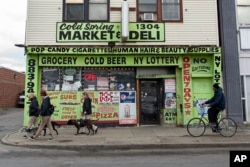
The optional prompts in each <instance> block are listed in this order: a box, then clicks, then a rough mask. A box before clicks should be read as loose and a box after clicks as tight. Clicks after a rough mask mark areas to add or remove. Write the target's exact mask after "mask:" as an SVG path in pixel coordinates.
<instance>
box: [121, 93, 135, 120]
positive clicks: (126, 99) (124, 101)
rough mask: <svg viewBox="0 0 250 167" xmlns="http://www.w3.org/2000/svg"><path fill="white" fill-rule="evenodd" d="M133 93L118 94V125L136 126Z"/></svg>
mask: <svg viewBox="0 0 250 167" xmlns="http://www.w3.org/2000/svg"><path fill="white" fill-rule="evenodd" d="M135 95H136V94H135V91H122V92H120V104H119V124H137V119H136V103H135V102H136V98H135V97H136V96H135Z"/></svg>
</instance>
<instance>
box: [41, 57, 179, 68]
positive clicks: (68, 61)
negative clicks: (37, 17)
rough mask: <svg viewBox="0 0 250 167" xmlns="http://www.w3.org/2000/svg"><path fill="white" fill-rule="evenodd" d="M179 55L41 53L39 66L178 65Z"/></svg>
mask: <svg viewBox="0 0 250 167" xmlns="http://www.w3.org/2000/svg"><path fill="white" fill-rule="evenodd" d="M179 62H180V60H179V56H177V55H172V56H170V55H161V56H132V55H127V56H125V55H124V56H118V55H117V56H100V55H96V56H87V55H84V56H83V55H81V56H72V55H66V56H51V55H40V56H39V66H90V67H98V66H168V65H171V66H176V65H179Z"/></svg>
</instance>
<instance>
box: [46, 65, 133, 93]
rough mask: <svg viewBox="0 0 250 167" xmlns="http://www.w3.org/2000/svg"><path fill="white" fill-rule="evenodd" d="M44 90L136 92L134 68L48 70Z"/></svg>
mask: <svg viewBox="0 0 250 167" xmlns="http://www.w3.org/2000/svg"><path fill="white" fill-rule="evenodd" d="M42 89H43V90H47V91H83V90H84V91H131V90H135V71H134V68H108V67H104V68H101V67H96V68H89V67H86V68H81V67H68V68H66V67H65V68H46V67H44V68H43V69H42Z"/></svg>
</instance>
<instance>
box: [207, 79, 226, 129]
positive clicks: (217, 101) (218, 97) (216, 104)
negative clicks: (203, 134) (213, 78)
mask: <svg viewBox="0 0 250 167" xmlns="http://www.w3.org/2000/svg"><path fill="white" fill-rule="evenodd" d="M213 90H214V96H213V97H212V98H211V99H209V100H207V101H206V102H205V104H208V106H209V107H210V108H209V109H208V120H209V125H210V126H211V127H212V130H213V132H216V128H218V120H217V119H218V118H217V117H218V114H219V112H220V111H222V110H224V109H225V105H226V100H225V96H224V93H223V91H222V88H221V87H220V86H219V85H218V84H217V83H215V84H213Z"/></svg>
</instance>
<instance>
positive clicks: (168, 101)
mask: <svg viewBox="0 0 250 167" xmlns="http://www.w3.org/2000/svg"><path fill="white" fill-rule="evenodd" d="M175 84H176V83H175V79H165V108H166V109H175V108H176V90H175Z"/></svg>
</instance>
